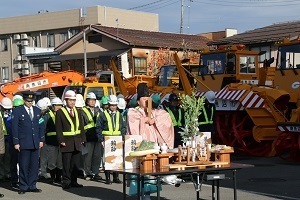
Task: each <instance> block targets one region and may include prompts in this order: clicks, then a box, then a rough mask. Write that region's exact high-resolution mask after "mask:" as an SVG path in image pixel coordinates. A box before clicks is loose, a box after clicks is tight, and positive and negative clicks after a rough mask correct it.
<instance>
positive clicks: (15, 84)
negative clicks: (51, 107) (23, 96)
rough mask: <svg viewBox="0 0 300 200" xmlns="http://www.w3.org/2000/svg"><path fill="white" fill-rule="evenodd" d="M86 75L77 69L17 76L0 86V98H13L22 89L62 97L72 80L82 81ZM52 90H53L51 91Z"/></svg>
mask: <svg viewBox="0 0 300 200" xmlns="http://www.w3.org/2000/svg"><path fill="white" fill-rule="evenodd" d="M82 81H84V76H83V75H82V74H80V73H78V72H76V71H71V70H70V71H63V72H42V73H40V74H34V75H30V76H24V77H22V78H17V79H15V80H14V81H12V82H9V83H5V84H2V85H1V86H0V100H1V99H2V98H3V97H9V98H12V97H13V96H14V95H15V94H17V93H20V92H22V91H28V90H31V91H37V92H40V93H39V94H40V95H41V96H49V95H50V93H52V94H53V95H55V96H58V97H61V95H62V94H63V90H64V88H65V86H67V85H69V84H70V83H72V82H82ZM49 90H51V91H49Z"/></svg>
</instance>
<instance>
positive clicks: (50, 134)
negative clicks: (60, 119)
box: [47, 110, 56, 136]
mask: <svg viewBox="0 0 300 200" xmlns="http://www.w3.org/2000/svg"><path fill="white" fill-rule="evenodd" d="M49 115H50V117H51V119H52V121H53V122H54V125H55V115H54V113H53V112H52V110H50V111H49ZM53 135H56V132H48V133H47V136H53Z"/></svg>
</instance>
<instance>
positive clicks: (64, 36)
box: [59, 33, 68, 44]
mask: <svg viewBox="0 0 300 200" xmlns="http://www.w3.org/2000/svg"><path fill="white" fill-rule="evenodd" d="M67 40H68V33H60V34H59V44H62V43H64V42H65V41H67Z"/></svg>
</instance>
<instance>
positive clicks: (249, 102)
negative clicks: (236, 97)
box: [241, 91, 265, 108]
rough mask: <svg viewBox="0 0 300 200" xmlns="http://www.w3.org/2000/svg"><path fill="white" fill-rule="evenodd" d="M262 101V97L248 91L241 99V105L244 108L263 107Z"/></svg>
mask: <svg viewBox="0 0 300 200" xmlns="http://www.w3.org/2000/svg"><path fill="white" fill-rule="evenodd" d="M264 102H265V100H264V99H263V98H261V97H260V96H259V95H257V94H255V93H254V92H252V91H250V92H249V93H248V94H247V96H246V97H245V98H244V100H243V101H242V104H241V106H243V107H244V108H262V107H264Z"/></svg>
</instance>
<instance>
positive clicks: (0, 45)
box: [0, 38, 8, 51]
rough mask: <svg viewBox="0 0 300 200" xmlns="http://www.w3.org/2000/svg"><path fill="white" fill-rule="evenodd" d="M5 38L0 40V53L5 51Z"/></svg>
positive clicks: (6, 48)
mask: <svg viewBox="0 0 300 200" xmlns="http://www.w3.org/2000/svg"><path fill="white" fill-rule="evenodd" d="M7 50H8V47H7V38H4V39H1V40H0V51H7Z"/></svg>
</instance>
